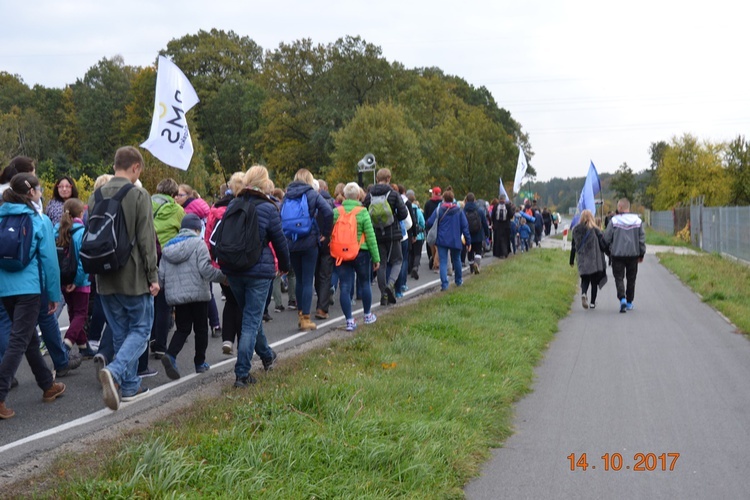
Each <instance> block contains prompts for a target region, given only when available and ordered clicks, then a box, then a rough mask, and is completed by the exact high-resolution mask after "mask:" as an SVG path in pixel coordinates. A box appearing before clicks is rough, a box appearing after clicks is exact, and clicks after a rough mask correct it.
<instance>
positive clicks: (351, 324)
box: [346, 318, 357, 332]
mask: <svg viewBox="0 0 750 500" xmlns="http://www.w3.org/2000/svg"><path fill="white" fill-rule="evenodd" d="M356 329H357V322H356V321H354V319H353V318H352V319H347V320H346V331H347V332H353V331H354V330H356Z"/></svg>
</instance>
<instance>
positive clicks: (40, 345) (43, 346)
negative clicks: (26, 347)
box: [14, 340, 49, 415]
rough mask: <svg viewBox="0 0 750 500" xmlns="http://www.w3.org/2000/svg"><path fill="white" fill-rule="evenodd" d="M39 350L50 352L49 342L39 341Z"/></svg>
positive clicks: (42, 352) (45, 352) (45, 353)
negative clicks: (48, 348) (48, 349)
mask: <svg viewBox="0 0 750 500" xmlns="http://www.w3.org/2000/svg"><path fill="white" fill-rule="evenodd" d="M39 352H40V353H41V354H42V356H46V355H47V353H48V352H49V351H47V344H45V343H44V341H43V340H42V341H41V342H40V343H39ZM14 415H15V413H14Z"/></svg>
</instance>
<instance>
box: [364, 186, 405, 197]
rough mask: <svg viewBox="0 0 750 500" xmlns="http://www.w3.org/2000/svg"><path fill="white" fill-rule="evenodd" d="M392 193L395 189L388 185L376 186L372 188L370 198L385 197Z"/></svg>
mask: <svg viewBox="0 0 750 500" xmlns="http://www.w3.org/2000/svg"><path fill="white" fill-rule="evenodd" d="M391 191H393V188H392V187H391V186H389V185H388V184H375V185H374V186H372V187H371V188H370V196H383V195H384V194H386V193H389V192H391ZM397 194H398V193H397ZM399 196H401V195H399Z"/></svg>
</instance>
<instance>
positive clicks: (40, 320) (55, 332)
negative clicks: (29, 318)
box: [36, 291, 68, 370]
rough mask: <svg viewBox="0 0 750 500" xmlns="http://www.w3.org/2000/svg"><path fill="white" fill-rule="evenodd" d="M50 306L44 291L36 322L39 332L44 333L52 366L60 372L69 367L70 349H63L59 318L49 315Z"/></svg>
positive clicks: (43, 337)
mask: <svg viewBox="0 0 750 500" xmlns="http://www.w3.org/2000/svg"><path fill="white" fill-rule="evenodd" d="M48 304H49V301H48V300H47V292H46V291H43V292H42V295H41V297H40V308H39V315H38V317H37V320H36V321H37V324H38V325H39V330H40V331H41V332H42V340H44V345H46V346H47V352H48V353H49V357H50V359H51V360H52V364H53V365H54V367H55V370H60V369H61V368H66V367H67V366H68V349H67V348H65V347H63V341H62V335H61V334H60V324H59V323H58V322H57V316H55V315H54V314H47V308H48Z"/></svg>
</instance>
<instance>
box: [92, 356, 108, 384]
mask: <svg viewBox="0 0 750 500" xmlns="http://www.w3.org/2000/svg"><path fill="white" fill-rule="evenodd" d="M94 367H95V368H96V377H97V378H99V372H100V371H102V370H103V369H104V368H106V367H107V358H106V357H105V356H104V354H99V353H97V354H96V356H94Z"/></svg>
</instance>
